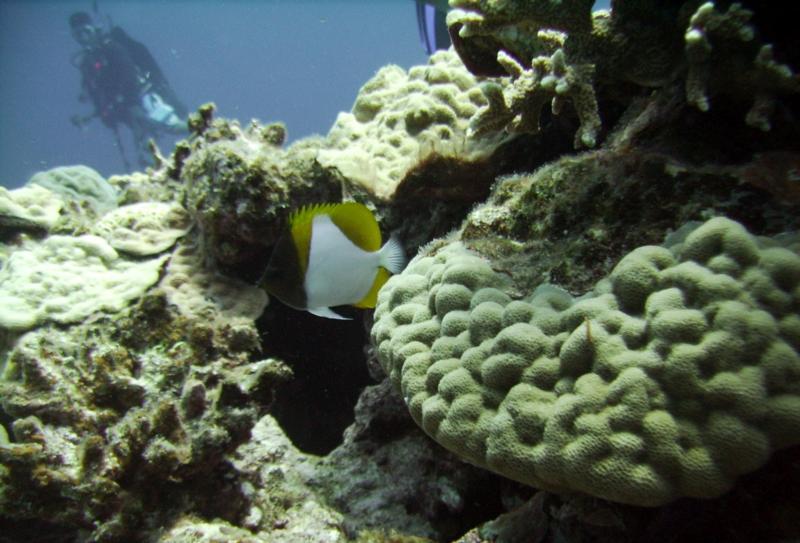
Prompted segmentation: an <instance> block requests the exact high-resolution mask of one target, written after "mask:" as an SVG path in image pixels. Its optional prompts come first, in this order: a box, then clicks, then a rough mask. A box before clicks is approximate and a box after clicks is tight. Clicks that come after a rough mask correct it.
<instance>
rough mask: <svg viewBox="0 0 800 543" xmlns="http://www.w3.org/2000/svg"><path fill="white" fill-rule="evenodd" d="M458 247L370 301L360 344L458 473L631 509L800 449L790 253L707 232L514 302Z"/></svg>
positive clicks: (713, 484)
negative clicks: (365, 338) (367, 345)
mask: <svg viewBox="0 0 800 543" xmlns="http://www.w3.org/2000/svg"><path fill="white" fill-rule="evenodd" d="M492 267H493V263H491V262H488V261H486V260H484V259H482V258H480V257H479V256H478V255H476V254H474V253H471V252H470V251H468V250H466V249H465V248H464V247H463V245H461V244H460V243H452V244H450V245H446V246H445V247H444V248H434V249H432V250H430V251H428V252H427V253H425V252H423V253H422V254H421V255H420V256H418V257H417V258H416V259H415V260H414V261H413V262H412V263H411V264H410V265H409V267H408V268H407V269H406V270H405V271H404V272H403V273H402V274H400V275H398V276H395V277H393V278H392V279H390V281H389V282H388V283H387V285H386V286H385V287H384V289H383V290H382V291H381V293H380V295H379V299H378V306H377V308H376V313H375V325H374V327H373V330H372V335H373V341H374V342H375V344H376V345H377V349H378V351H377V352H378V357H379V359H380V361H381V364H382V365H383V367H384V368H385V370H386V371H387V373H388V374H389V376H390V377H391V379H392V380H393V381H394V382H395V384H396V385H397V386H398V387H400V388H401V389H402V392H403V395H404V397H405V399H406V402H407V404H408V406H409V409H410V411H411V414H412V416H413V417H414V419H415V420H416V421H417V422H418V423H419V424H420V425H421V426H422V427H423V429H424V430H425V431H426V432H427V433H428V434H429V435H430V436H431V437H433V438H434V439H436V440H437V441H438V442H439V443H441V444H442V445H444V446H445V447H447V448H448V449H450V450H452V451H454V452H456V453H457V454H459V455H461V456H463V457H464V458H466V459H467V460H469V461H470V462H473V463H476V464H478V465H481V466H485V467H488V468H489V469H492V470H494V471H497V472H499V473H501V474H503V475H506V476H508V477H511V478H513V479H517V480H519V481H523V482H526V483H529V484H531V485H533V486H536V487H539V488H547V489H554V490H557V491H568V490H572V491H581V492H586V493H589V494H592V495H595V496H599V497H603V498H607V499H611V500H615V501H620V502H624V503H630V504H636V505H651V506H652V505H659V504H663V503H666V502H668V501H671V500H673V499H675V498H678V497H681V496H693V497H712V496H718V495H720V494H722V493H723V492H725V491H727V490H728V489H729V488H730V487H731V486H732V485H733V483H734V481H735V480H736V478H737V477H738V476H739V475H741V474H743V473H747V472H750V471H753V470H755V469H756V468H758V467H760V466H761V465H763V464H764V463H765V462H766V461H767V459H768V458H769V455H770V453H771V452H772V451H773V450H776V449H780V448H783V447H787V446H790V445H793V444H798V436H800V356H798V349H799V348H800V317H798V311H799V310H800V298H799V297H798V295H799V294H800V256H798V254H797V253H796V252H793V251H791V250H789V249H787V248H784V247H781V246H780V243H778V242H776V241H773V240H765V239H760V238H756V237H753V236H751V235H750V234H748V233H747V232H746V231H745V230H744V229H743V228H742V227H741V225H739V224H737V223H735V222H733V221H730V220H727V219H722V218H718V219H712V220H710V221H708V222H707V223H705V224H703V225H701V226H700V227H698V228H697V229H696V230H694V231H693V232H691V233H690V234H688V236H687V237H686V239H685V240H683V241H681V242H680V243H676V244H675V245H673V246H671V247H657V246H646V247H641V248H639V249H637V250H635V251H633V252H632V253H630V254H629V255H627V256H626V257H625V258H623V259H622V261H621V262H620V263H619V264H618V265H617V266H616V267H615V268H614V270H613V271H612V273H611V275H610V276H609V278H608V279H607V280H605V281H602V282H601V283H600V284H598V286H597V287H596V288H595V289H594V291H593V293H592V294H590V295H587V296H584V297H581V298H579V299H577V300H573V299H572V297H570V296H569V295H568V294H566V293H565V292H563V291H558V290H554V289H553V288H552V287H550V288H546V287H540V288H539V289H537V290H535V291H534V292H533V293H532V294H531V295H530V296H528V297H527V298H525V299H522V300H514V299H512V298H511V297H510V296H509V295H508V294H507V293H506V290H508V285H509V281H508V278H507V277H506V276H505V275H502V274H498V273H497V272H495V271H493V269H492Z"/></svg>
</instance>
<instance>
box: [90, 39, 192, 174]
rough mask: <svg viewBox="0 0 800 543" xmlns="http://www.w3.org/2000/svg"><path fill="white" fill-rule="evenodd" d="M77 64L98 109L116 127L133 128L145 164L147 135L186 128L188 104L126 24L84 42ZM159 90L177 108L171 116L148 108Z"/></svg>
mask: <svg viewBox="0 0 800 543" xmlns="http://www.w3.org/2000/svg"><path fill="white" fill-rule="evenodd" d="M77 67H78V69H79V70H80V72H81V79H82V83H81V84H82V88H83V91H84V93H85V95H86V96H87V97H88V98H89V99H90V100H91V102H92V104H93V105H94V107H95V113H94V114H95V115H96V116H98V117H100V119H101V120H102V121H103V124H104V125H106V126H107V127H109V128H111V129H113V130H115V131H116V129H117V126H118V125H119V124H124V125H127V126H128V127H129V128H130V129H131V131H132V132H133V138H134V140H135V142H136V146H137V153H138V154H139V159H140V162H142V163H143V164H144V163H145V162H146V160H144V156H145V154H146V150H145V147H146V143H145V140H146V139H147V137H149V136H153V135H156V134H158V133H159V132H172V133H181V132H185V131H186V126H185V123H182V122H180V119H185V118H186V114H187V111H186V108H185V106H183V104H181V102H180V101H179V100H178V98H177V96H176V95H175V93H174V92H173V90H172V88H171V87H170V85H169V83H168V82H167V79H166V77H164V74H163V73H162V72H161V69H160V68H159V67H158V64H157V63H156V61H155V59H154V58H153V56H152V55H151V54H150V52H149V51H148V50H147V48H146V47H145V46H144V45H142V44H141V43H139V42H138V41H136V40H134V39H133V38H131V37H130V36H128V35H127V34H126V33H125V31H124V30H122V29H121V28H119V27H117V26H115V27H113V28H112V29H111V30H110V31H109V32H108V33H106V34H104V35H102V36H101V37H100V39H99V40H98V41H97V42H96V43H94V44H92V45H91V46H88V47H84V49H83V50H82V51H81V52H80V56H79V58H78V60H77ZM156 96H157V97H158V101H160V103H162V104H168V106H169V111H170V112H172V113H174V115H172V116H171V117H170V118H171V121H167V119H166V118H165V117H160V118H156V117H155V116H153V115H152V114H150V113H151V112H148V111H146V110H145V107H144V104H145V103H151V104H152V103H153V100H152V98H153V97H156ZM145 97H147V98H150V99H151V100H145ZM123 158H124V157H123Z"/></svg>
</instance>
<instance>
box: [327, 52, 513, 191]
mask: <svg viewBox="0 0 800 543" xmlns="http://www.w3.org/2000/svg"><path fill="white" fill-rule="evenodd" d="M485 103H486V101H485V99H484V97H483V95H482V94H481V92H480V90H479V88H478V86H477V83H476V81H475V77H474V76H473V75H472V74H470V73H469V72H468V71H467V70H466V69H465V68H464V66H463V64H461V62H460V60H459V59H458V57H457V56H456V55H455V54H454V53H452V52H449V51H439V52H437V53H435V54H434V55H432V56H431V58H430V60H429V62H428V64H427V65H425V66H415V67H413V68H411V69H410V70H409V71H408V73H406V72H405V71H404V70H403V69H402V68H400V67H399V66H385V67H383V68H381V69H380V70H379V71H378V73H377V74H376V75H375V77H373V78H372V79H370V80H369V81H368V82H367V83H366V84H365V85H364V86H363V87H362V88H361V90H360V92H359V94H358V96H357V97H356V100H355V103H354V104H353V109H352V112H349V113H340V114H339V116H338V117H337V119H336V122H335V123H334V125H333V127H332V128H331V130H330V132H329V133H328V138H327V142H326V148H325V149H322V150H320V152H319V155H318V157H317V160H319V162H320V164H322V165H323V166H325V167H329V168H335V169H336V170H338V171H339V172H340V173H341V175H343V176H344V177H345V178H347V179H348V180H350V181H351V182H353V183H354V184H356V185H357V186H361V187H363V188H364V189H366V190H367V192H368V193H369V194H370V195H372V196H373V197H374V198H377V199H378V200H383V201H385V200H389V199H390V198H391V197H392V195H393V194H394V193H395V191H397V188H398V185H399V184H400V183H401V182H402V181H403V180H404V179H405V178H406V175H407V174H408V172H409V170H410V169H411V168H412V167H414V166H415V165H416V164H417V163H418V162H420V160H421V159H422V158H424V157H425V156H426V155H430V154H436V155H443V156H445V157H447V156H454V155H458V156H459V157H460V159H461V160H470V159H471V160H472V161H479V160H480V159H481V158H484V157H486V156H488V155H490V154H491V153H492V152H493V151H494V150H495V149H496V148H497V146H498V145H499V144H500V143H502V141H503V140H502V138H498V137H495V138H494V139H491V138H482V139H475V138H470V137H468V135H467V128H468V126H469V120H470V118H471V117H472V116H473V115H474V114H475V113H476V112H477V111H478V109H479V108H480V107H482V106H483V105H485Z"/></svg>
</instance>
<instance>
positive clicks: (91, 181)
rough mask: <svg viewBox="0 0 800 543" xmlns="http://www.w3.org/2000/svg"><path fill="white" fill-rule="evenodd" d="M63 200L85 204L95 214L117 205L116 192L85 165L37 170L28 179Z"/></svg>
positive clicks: (30, 183) (31, 183)
mask: <svg viewBox="0 0 800 543" xmlns="http://www.w3.org/2000/svg"><path fill="white" fill-rule="evenodd" d="M28 184H29V185H38V186H41V187H44V188H46V189H49V190H51V191H53V192H55V193H56V194H59V195H60V196H61V197H62V198H63V199H65V200H72V201H76V202H79V203H81V204H84V205H87V206H88V207H89V208H90V209H91V210H92V211H94V212H95V213H96V214H102V213H104V212H106V211H108V210H110V209H113V208H115V207H117V193H116V191H115V190H114V187H112V186H111V185H110V184H109V183H108V182H107V181H106V180H105V179H104V178H103V177H102V176H101V175H100V174H99V173H97V172H96V171H94V170H93V169H91V168H89V167H87V166H61V167H58V168H53V169H52V170H47V171H44V172H39V173H37V174H35V175H33V177H31V178H30V180H28Z"/></svg>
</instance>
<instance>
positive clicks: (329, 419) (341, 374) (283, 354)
mask: <svg viewBox="0 0 800 543" xmlns="http://www.w3.org/2000/svg"><path fill="white" fill-rule="evenodd" d="M336 311H337V312H338V313H340V314H342V315H346V316H349V317H352V320H334V319H326V318H322V317H317V316H315V315H312V314H310V313H306V312H305V311H297V310H294V309H291V308H289V307H287V306H285V305H283V304H281V303H280V302H278V301H277V300H274V299H273V300H271V301H270V307H269V308H268V309H267V311H266V312H265V313H264V315H263V316H262V317H261V318H260V319H259V320H258V321H257V323H256V324H257V326H258V329H259V330H260V331H261V333H262V344H263V349H264V355H265V356H273V357H275V358H279V359H280V360H282V361H284V362H285V363H286V364H288V365H289V366H290V367H291V368H292V371H293V372H294V377H293V378H292V379H291V380H290V381H289V382H287V383H285V384H283V385H281V386H280V387H279V389H278V391H277V393H276V397H275V402H274V403H273V404H272V409H271V411H270V412H271V414H272V416H274V417H275V419H276V420H277V421H278V423H279V424H280V426H281V428H283V431H284V432H285V433H286V435H287V436H288V437H289V438H290V439H291V440H292V442H293V443H294V445H295V446H296V447H297V448H298V449H300V450H301V451H303V452H306V453H312V454H318V455H325V454H327V453H329V452H330V451H331V450H333V449H334V448H336V446H338V445H339V444H340V443H341V442H342V433H343V432H344V430H345V428H347V427H348V426H349V425H350V424H352V423H353V420H354V414H353V409H354V407H355V405H356V401H357V400H358V396H359V394H360V393H361V391H362V390H363V389H364V387H365V386H366V385H368V384H370V383H372V380H371V379H370V376H369V373H368V371H367V363H366V357H365V355H364V345H365V344H366V342H367V333H366V330H365V327H364V324H363V318H362V317H363V311H361V310H356V309H351V308H337V309H336Z"/></svg>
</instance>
